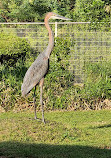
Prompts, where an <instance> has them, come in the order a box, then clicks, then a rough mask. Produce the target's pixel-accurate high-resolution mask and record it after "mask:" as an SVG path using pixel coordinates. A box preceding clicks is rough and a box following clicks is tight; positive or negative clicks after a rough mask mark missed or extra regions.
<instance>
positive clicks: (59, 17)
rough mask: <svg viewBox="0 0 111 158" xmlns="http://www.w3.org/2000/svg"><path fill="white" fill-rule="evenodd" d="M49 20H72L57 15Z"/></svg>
mask: <svg viewBox="0 0 111 158" xmlns="http://www.w3.org/2000/svg"><path fill="white" fill-rule="evenodd" d="M51 18H52V19H61V20H72V19H69V18H66V17H63V16H60V15H58V14H56V16H52V17H51Z"/></svg>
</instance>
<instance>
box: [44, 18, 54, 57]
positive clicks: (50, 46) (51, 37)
mask: <svg viewBox="0 0 111 158" xmlns="http://www.w3.org/2000/svg"><path fill="white" fill-rule="evenodd" d="M45 27H46V28H47V30H48V33H49V44H48V46H47V48H46V50H45V56H46V57H48V58H49V56H50V53H51V51H52V49H53V46H54V36H53V32H52V30H51V28H50V26H49V23H48V19H47V18H45Z"/></svg>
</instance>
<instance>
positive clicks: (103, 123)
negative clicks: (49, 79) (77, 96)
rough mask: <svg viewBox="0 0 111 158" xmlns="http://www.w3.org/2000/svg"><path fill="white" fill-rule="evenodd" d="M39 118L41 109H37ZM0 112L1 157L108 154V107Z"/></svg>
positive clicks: (102, 157) (105, 157)
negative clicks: (44, 122)
mask: <svg viewBox="0 0 111 158" xmlns="http://www.w3.org/2000/svg"><path fill="white" fill-rule="evenodd" d="M38 117H39V118H41V113H40V112H39V113H38ZM45 118H46V124H43V123H41V121H37V120H34V119H33V113H29V112H21V113H12V112H7V113H1V114H0V158H1V157H3V158H5V157H8V158H111V110H101V111H68V112H66V111H65V112H61V111H56V112H45Z"/></svg>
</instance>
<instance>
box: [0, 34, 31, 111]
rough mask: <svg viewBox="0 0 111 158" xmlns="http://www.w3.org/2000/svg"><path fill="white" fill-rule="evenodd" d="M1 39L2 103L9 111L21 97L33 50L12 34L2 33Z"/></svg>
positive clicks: (0, 78) (0, 79)
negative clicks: (28, 62)
mask: <svg viewBox="0 0 111 158" xmlns="http://www.w3.org/2000/svg"><path fill="white" fill-rule="evenodd" d="M0 38H1V40H0V62H1V66H0V96H1V97H0V103H1V105H2V106H3V108H4V109H5V110H6V111H7V110H10V109H12V108H13V107H14V106H15V103H16V102H17V100H18V99H19V97H20V95H21V92H20V89H21V82H22V80H23V76H24V74H25V72H26V70H27V66H26V64H25V62H26V61H25V59H26V58H27V57H29V55H30V54H31V48H30V46H29V44H28V43H27V42H26V40H24V39H21V38H19V37H17V36H16V35H13V34H12V33H10V34H8V33H4V32H2V33H1V34H0ZM4 43H5V44H4Z"/></svg>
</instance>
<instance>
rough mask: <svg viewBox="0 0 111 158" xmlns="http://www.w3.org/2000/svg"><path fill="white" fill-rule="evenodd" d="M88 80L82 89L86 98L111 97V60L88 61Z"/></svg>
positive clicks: (86, 70) (86, 68) (86, 71)
mask: <svg viewBox="0 0 111 158" xmlns="http://www.w3.org/2000/svg"><path fill="white" fill-rule="evenodd" d="M85 73H86V80H85V86H84V89H83V90H82V94H83V96H82V97H84V98H86V99H88V100H89V101H90V100H91V99H95V100H96V99H98V98H99V99H100V100H102V99H105V98H107V99H111V62H110V61H109V62H107V63H106V62H103V63H102V62H99V63H88V64H86V66H85Z"/></svg>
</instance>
